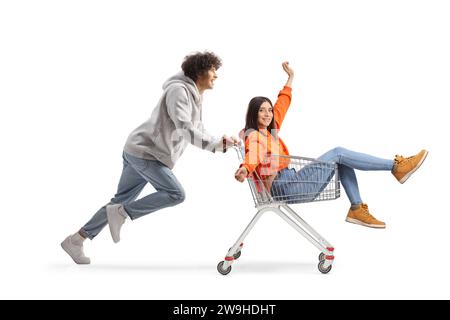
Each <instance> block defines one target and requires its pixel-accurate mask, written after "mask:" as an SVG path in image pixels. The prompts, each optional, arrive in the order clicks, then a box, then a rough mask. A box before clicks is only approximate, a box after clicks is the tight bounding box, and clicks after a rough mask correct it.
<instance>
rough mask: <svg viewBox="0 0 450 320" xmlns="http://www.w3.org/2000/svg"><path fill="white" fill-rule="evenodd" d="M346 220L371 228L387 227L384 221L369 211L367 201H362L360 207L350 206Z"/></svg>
mask: <svg viewBox="0 0 450 320" xmlns="http://www.w3.org/2000/svg"><path fill="white" fill-rule="evenodd" d="M345 221H347V222H350V223H355V224H359V225H361V226H365V227H369V228H377V229H384V228H386V224H385V223H384V222H383V221H379V220H377V219H376V218H375V217H374V216H372V215H371V214H370V213H369V207H368V206H367V204H365V203H361V204H360V205H359V207H358V208H356V209H354V210H352V209H351V208H350V210H348V214H347V218H346V219H345Z"/></svg>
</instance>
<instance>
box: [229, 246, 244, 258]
mask: <svg viewBox="0 0 450 320" xmlns="http://www.w3.org/2000/svg"><path fill="white" fill-rule="evenodd" d="M230 249H231V248H230ZM230 249H228V250H230ZM240 256H241V250H239V251H238V252H236V253H235V254H233V258H234V260H237V259H239V257H240Z"/></svg>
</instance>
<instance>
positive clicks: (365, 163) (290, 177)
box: [271, 147, 394, 205]
mask: <svg viewBox="0 0 450 320" xmlns="http://www.w3.org/2000/svg"><path fill="white" fill-rule="evenodd" d="M317 159H318V160H321V161H326V162H334V163H337V164H338V171H339V178H340V180H341V183H342V186H343V187H344V190H345V193H346V194H347V197H348V199H349V200H350V203H351V204H352V205H353V204H360V203H362V200H361V196H360V194H359V188H358V181H357V180H356V174H355V170H354V169H357V170H364V171H376V170H384V171H391V170H392V167H393V165H394V160H386V159H381V158H377V157H374V156H371V155H368V154H364V153H359V152H354V151H351V150H347V149H344V148H341V147H336V148H334V149H331V150H330V151H328V152H326V153H324V154H323V155H321V156H320V157H319V158H317ZM333 175H334V169H333V167H332V166H329V167H325V166H321V165H317V164H314V163H313V164H310V165H307V166H305V167H304V168H302V169H301V170H299V171H298V172H296V171H295V170H293V169H283V170H281V171H280V172H279V173H278V175H277V177H276V178H275V180H274V182H273V184H272V189H271V192H272V195H274V196H276V197H277V198H279V199H281V200H284V201H287V202H288V203H289V201H290V198H289V197H291V198H292V199H295V201H294V200H292V201H291V203H294V202H308V201H312V200H313V199H314V198H315V197H317V196H318V195H319V194H320V192H322V190H323V189H324V188H325V187H326V185H327V182H328V181H330V179H331V178H332V177H333ZM277 180H279V182H277ZM296 181H297V183H296ZM299 181H301V183H298V182H299ZM288 182H291V183H288ZM299 194H301V195H302V196H300V197H299V196H298V195H299Z"/></svg>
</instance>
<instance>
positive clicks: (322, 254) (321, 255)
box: [319, 252, 325, 261]
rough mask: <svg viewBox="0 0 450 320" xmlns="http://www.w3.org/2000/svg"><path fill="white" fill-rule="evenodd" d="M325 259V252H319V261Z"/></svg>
mask: <svg viewBox="0 0 450 320" xmlns="http://www.w3.org/2000/svg"><path fill="white" fill-rule="evenodd" d="M323 260H325V254H324V253H323V252H321V253H320V254H319V261H323Z"/></svg>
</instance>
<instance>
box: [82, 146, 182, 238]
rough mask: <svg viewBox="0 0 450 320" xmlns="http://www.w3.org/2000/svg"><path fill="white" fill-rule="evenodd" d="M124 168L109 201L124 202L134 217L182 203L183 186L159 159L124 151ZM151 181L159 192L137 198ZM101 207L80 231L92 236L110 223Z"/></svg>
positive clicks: (104, 208) (132, 217) (89, 236)
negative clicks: (144, 157)
mask: <svg viewBox="0 0 450 320" xmlns="http://www.w3.org/2000/svg"><path fill="white" fill-rule="evenodd" d="M122 157H123V170H122V176H121V177H120V181H119V185H118V187H117V193H116V195H115V196H114V198H112V199H111V202H110V203H108V204H114V203H121V204H123V207H124V209H125V211H126V212H127V213H128V216H129V217H130V218H131V219H132V220H134V219H137V218H140V217H142V216H144V215H146V214H149V213H152V212H154V211H157V210H159V209H162V208H166V207H171V206H174V205H177V204H180V203H181V202H183V201H184V199H185V193H184V189H183V187H182V186H181V184H180V182H179V181H178V180H177V178H176V177H175V175H174V174H173V172H172V170H170V169H169V168H168V167H167V166H165V165H164V164H162V163H161V162H159V161H157V160H146V159H141V158H136V157H134V156H132V155H130V154H128V153H126V152H124V153H123V156H122ZM147 183H151V184H152V185H153V187H154V188H155V189H156V192H154V193H152V194H149V195H147V196H145V197H143V198H141V199H139V200H137V201H135V200H136V198H137V197H138V196H139V194H140V192H141V191H142V189H144V187H145V185H146V184H147ZM108 204H106V205H104V206H103V207H101V208H100V209H99V210H98V211H97V212H96V213H95V214H94V216H93V217H92V218H91V219H90V220H89V221H88V222H87V223H86V224H85V225H84V226H83V227H82V228H81V229H80V234H82V235H83V236H84V237H86V238H89V239H93V238H94V237H95V236H96V235H97V234H99V233H100V231H101V230H102V229H103V228H104V227H105V226H106V225H107V224H108V219H107V217H106V206H107V205H108Z"/></svg>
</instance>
